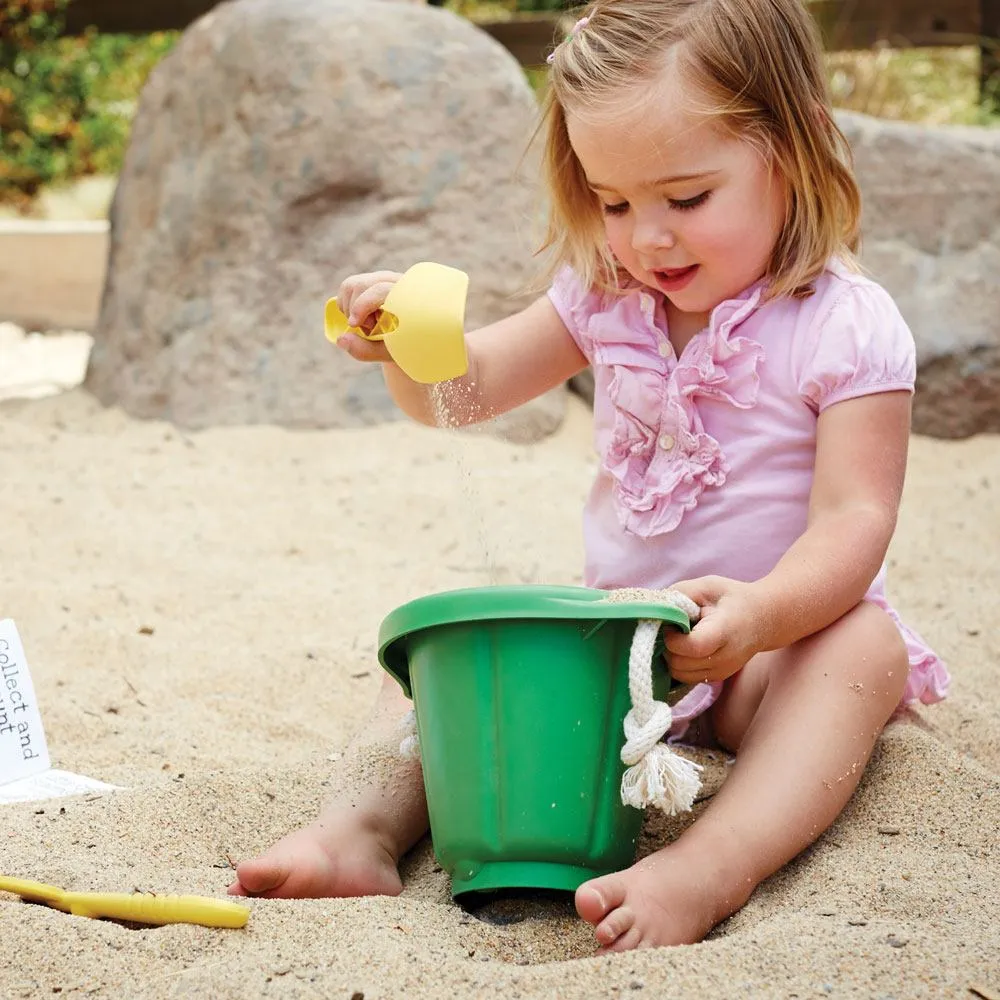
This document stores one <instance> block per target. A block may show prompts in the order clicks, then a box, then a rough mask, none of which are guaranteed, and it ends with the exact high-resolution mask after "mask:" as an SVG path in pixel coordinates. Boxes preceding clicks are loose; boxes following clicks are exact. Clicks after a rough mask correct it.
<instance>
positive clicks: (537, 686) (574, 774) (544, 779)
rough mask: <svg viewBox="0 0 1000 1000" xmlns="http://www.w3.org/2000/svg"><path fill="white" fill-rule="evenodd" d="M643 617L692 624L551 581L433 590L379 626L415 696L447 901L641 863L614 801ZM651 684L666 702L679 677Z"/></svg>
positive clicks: (662, 676) (385, 656)
mask: <svg viewBox="0 0 1000 1000" xmlns="http://www.w3.org/2000/svg"><path fill="white" fill-rule="evenodd" d="M643 618H652V619H656V620H658V621H662V622H665V623H667V624H669V625H671V626H673V627H675V628H677V629H679V630H680V631H682V632H687V631H688V630H689V628H690V626H689V623H688V618H687V615H685V614H684V612H683V611H681V610H679V609H678V608H673V607H668V606H666V605H662V604H647V603H628V604H612V603H609V602H608V601H607V594H606V593H605V592H604V591H600V590H590V589H587V588H584V587H546V586H520V587H483V588H475V589H469V590H456V591H450V592H447V593H442V594H434V595H431V596H428V597H422V598H420V599H418V600H416V601H411V602H410V603H409V604H405V605H403V606H402V607H399V608H397V609H396V610H395V611H393V612H391V613H390V614H389V615H388V616H387V617H386V619H385V620H384V621H383V622H382V627H381V629H380V630H379V660H380V662H381V663H382V666H383V667H384V668H385V669H386V670H387V671H388V672H389V673H390V674H391V675H392V676H393V677H395V679H396V680H397V681H398V682H399V683H400V685H401V686H402V687H403V690H404V691H406V693H407V694H408V695H410V696H411V697H412V698H413V701H414V707H415V709H416V716H417V730H418V733H419V737H420V755H421V759H422V761H423V769H424V784H425V787H426V791H427V807H428V811H429V813H430V824H431V837H432V840H433V843H434V853H435V854H436V856H437V858H438V861H439V862H440V863H441V866H442V867H443V868H444V869H445V871H447V872H448V873H449V875H451V879H452V887H451V889H452V894H453V895H455V896H457V895H460V894H462V893H468V892H475V891H481V890H492V889H505V888H529V887H530V888H537V889H565V890H571V891H572V890H574V889H576V887H577V886H578V885H580V884H581V883H582V882H584V881H586V880H587V879H589V878H593V877H595V876H597V875H604V874H607V873H608V872H611V871H618V870H620V869H622V868H625V867H627V866H628V865H630V864H631V863H632V861H633V860H634V858H635V848H636V841H637V839H638V836H639V829H640V827H641V825H642V813H641V811H639V810H637V809H633V808H631V807H629V806H625V805H623V804H622V802H621V797H620V786H621V779H622V774H623V772H624V770H625V767H624V765H623V764H622V762H621V759H620V757H619V753H620V751H621V746H622V743H623V741H624V737H623V733H622V721H623V720H624V718H625V715H626V713H627V712H628V710H629V707H630V701H629V690H628V662H629V650H630V647H631V643H632V637H633V634H634V632H635V624H636V621H638V620H639V619H643ZM657 661H659V662H662V660H659V658H658V657H657V658H655V659H654V663H655V662H657ZM654 674H655V675H656V683H655V685H654V688H655V690H654V697H656V698H658V699H662V698H663V697H664V696H665V694H666V692H667V690H668V689H669V687H670V678H669V675H668V673H667V671H666V669H665V667H664V669H662V670H658V669H654Z"/></svg>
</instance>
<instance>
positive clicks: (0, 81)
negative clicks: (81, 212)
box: [0, 0, 178, 211]
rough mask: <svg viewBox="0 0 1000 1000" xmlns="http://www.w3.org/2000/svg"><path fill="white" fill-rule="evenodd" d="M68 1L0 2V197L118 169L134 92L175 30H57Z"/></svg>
mask: <svg viewBox="0 0 1000 1000" xmlns="http://www.w3.org/2000/svg"><path fill="white" fill-rule="evenodd" d="M68 3H69V0H0V203H7V204H9V205H13V206H15V207H16V208H18V209H19V210H21V211H26V210H28V209H29V208H30V207H31V205H32V202H33V200H34V199H35V197H36V196H37V195H38V193H39V191H40V190H41V189H42V188H43V187H45V186H47V185H59V184H61V183H65V182H67V181H70V180H73V179H76V178H79V177H85V176H88V175H91V174H104V175H107V174H115V173H117V171H118V170H119V168H120V167H121V162H122V157H123V155H124V150H125V144H126V142H127V140H128V132H129V124H130V122H131V118H132V115H133V113H134V109H135V103H136V99H137V97H138V93H139V91H140V90H141V88H142V85H143V84H144V83H145V81H146V77H147V75H148V74H149V71H150V70H151V69H152V68H153V66H155V65H156V63H157V62H158V61H159V60H160V59H161V58H162V57H163V56H164V55H165V54H166V53H167V52H168V51H169V50H170V48H171V46H172V45H173V43H174V41H175V39H176V37H177V34H178V33H177V32H158V33H156V34H151V35H138V36H132V35H102V34H98V33H96V32H93V31H90V32H88V33H87V34H85V35H83V36H81V37H76V38H70V37H61V32H62V29H63V25H64V19H65V13H66V7H67V6H68Z"/></svg>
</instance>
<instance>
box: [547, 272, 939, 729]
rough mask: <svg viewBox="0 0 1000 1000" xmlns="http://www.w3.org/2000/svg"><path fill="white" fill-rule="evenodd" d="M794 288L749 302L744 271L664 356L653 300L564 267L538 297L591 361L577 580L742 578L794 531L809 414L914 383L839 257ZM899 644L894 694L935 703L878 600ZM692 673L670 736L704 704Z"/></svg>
mask: <svg viewBox="0 0 1000 1000" xmlns="http://www.w3.org/2000/svg"><path fill="white" fill-rule="evenodd" d="M815 288H816V290H815V293H814V294H813V295H812V296H810V297H809V298H807V299H802V300H795V299H791V298H781V299H777V300H773V301H770V302H766V303H765V302H764V301H763V286H762V284H760V283H758V284H756V285H754V286H752V287H751V288H749V289H747V290H746V291H745V292H743V293H742V294H741V295H739V296H737V297H736V298H734V299H731V300H728V301H726V302H723V303H721V304H720V305H719V306H717V307H716V308H715V310H713V312H712V315H711V318H710V321H709V325H708V326H707V328H706V329H704V330H703V331H702V332H701V333H699V334H697V335H696V336H695V337H694V338H692V340H691V341H690V343H689V344H688V345H687V346H686V347H685V348H684V350H683V352H682V353H681V356H680V357H679V358H678V357H677V356H676V355H675V353H674V349H673V347H672V345H671V343H670V339H669V336H668V332H667V319H666V313H665V309H664V302H663V297H662V296H661V295H659V294H658V293H656V292H654V291H652V290H650V289H648V288H645V287H641V286H640V287H634V288H630V289H627V290H624V291H623V292H622V293H620V294H617V295H614V294H610V293H602V292H597V291H593V290H591V289H588V288H585V287H584V286H583V285H582V284H581V283H580V281H579V280H578V279H577V277H576V275H575V274H574V272H573V271H572V270H570V269H568V268H567V269H564V270H563V271H561V272H560V273H559V274H558V275H557V276H556V279H555V281H554V282H553V285H552V288H551V289H550V290H549V298H550V300H551V301H552V303H553V305H554V306H555V308H556V310H557V311H558V313H559V315H560V317H561V318H562V320H563V322H564V323H565V324H566V327H567V329H568V330H569V333H570V334H571V336H572V337H573V339H574V340H575V341H576V343H577V344H578V345H579V347H580V350H581V351H582V352H583V354H584V355H585V356H586V358H587V360H588V361H589V362H590V364H591V367H592V368H593V372H594V383H595V393H594V434H595V443H596V447H597V452H598V454H599V456H600V461H601V464H600V468H599V471H598V475H597V479H596V481H595V483H594V486H593V489H592V491H591V494H590V498H589V500H588V503H587V507H586V509H585V511H584V541H585V549H586V569H585V582H586V583H587V585H588V586H591V587H599V588H602V589H615V588H618V587H653V588H661V587H668V586H670V585H671V584H673V583H675V582H677V581H678V580H682V579H690V578H692V577H697V576H705V575H711V574H718V575H721V576H727V577H730V578H733V579H737V580H746V581H751V580H756V579H759V578H760V577H762V576H765V575H766V574H767V573H769V572H770V571H771V569H772V568H773V567H774V565H775V564H776V563H777V561H778V560H779V559H780V558H781V556H782V555H783V554H784V553H785V552H786V551H787V550H788V548H789V547H790V546H791V544H792V543H793V542H794V541H795V539H796V538H798V536H799V535H800V534H801V533H802V532H803V531H804V530H805V527H806V516H807V512H808V506H809V492H810V489H811V486H812V476H813V463H814V459H815V451H816V426H817V419H818V416H819V414H820V413H821V412H822V411H823V410H824V409H825V408H826V407H828V406H831V405H833V404H834V403H838V402H840V401H842V400H845V399H851V398H853V397H856V396H863V395H866V394H869V393H875V392H889V391H893V390H904V391H910V392H912V391H913V385H914V380H915V377H916V354H915V348H914V344H913V337H912V335H911V334H910V331H909V329H908V328H907V326H906V324H905V322H904V321H903V319H902V317H901V316H900V314H899V311H898V310H897V309H896V306H895V304H894V303H893V301H892V299H891V298H890V296H889V295H888V293H887V292H885V291H884V290H883V289H882V288H881V287H879V286H878V285H877V284H875V283H874V282H872V281H870V280H868V279H866V278H864V277H862V276H860V275H857V274H853V273H851V272H848V271H847V270H846V269H845V268H843V267H841V266H840V265H839V264H831V266H830V267H829V268H828V269H827V270H826V271H825V272H824V273H823V274H822V275H821V276H820V278H819V279H818V280H817V282H816V285H815ZM866 599H867V600H870V601H873V602H874V603H876V604H878V605H880V606H881V607H883V608H885V610H886V611H887V612H888V613H889V614H890V615H891V616H892V618H893V619H894V621H895V622H896V623H897V625H898V626H899V628H900V631H901V632H902V635H903V638H904V640H905V641H906V644H907V649H908V651H909V654H910V676H909V680H908V683H907V686H906V690H905V692H904V696H903V701H904V702H906V703H909V702H912V701H916V700H920V701H922V702H924V703H928V704H929V703H931V702H935V701H940V700H941V699H942V698H943V697H944V696H945V694H946V693H947V688H948V682H949V677H948V672H947V670H946V669H945V666H944V664H943V663H942V662H941V661H940V660H939V659H938V657H937V656H936V655H935V654H934V653H933V652H932V651H931V650H930V649H929V648H928V647H927V645H926V644H925V643H924V642H923V640H921V639H920V637H919V636H918V635H917V634H916V633H915V632H913V631H912V630H911V629H909V628H907V627H906V626H905V625H904V624H903V623H902V622H901V621H900V620H899V616H898V615H897V614H896V612H895V611H894V610H893V608H892V607H891V606H890V605H889V603H888V601H887V600H886V597H885V567H884V566H883V567H882V569H881V570H880V572H879V574H878V576H877V577H876V578H875V580H874V581H873V582H872V585H871V587H870V588H869V590H868V593H867V595H866ZM719 690H720V686H719V685H697V686H696V687H695V688H694V689H693V690H692V692H691V694H690V695H688V696H687V697H686V698H685V699H684V701H683V702H682V703H680V704H679V705H678V706H675V710H674V716H675V729H674V734H675V735H678V734H679V733H680V732H682V731H683V728H685V727H686V724H687V721H688V720H689V719H690V718H693V716H694V715H695V714H698V713H699V712H700V711H704V709H705V708H707V707H708V705H710V704H711V702H712V701H714V699H715V696H716V695H717V693H718V691H719Z"/></svg>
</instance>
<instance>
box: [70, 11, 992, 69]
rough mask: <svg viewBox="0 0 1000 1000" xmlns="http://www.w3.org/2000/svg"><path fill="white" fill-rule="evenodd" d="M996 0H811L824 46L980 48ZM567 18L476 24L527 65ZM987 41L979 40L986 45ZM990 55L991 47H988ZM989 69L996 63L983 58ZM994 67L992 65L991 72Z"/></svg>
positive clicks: (138, 23) (180, 22)
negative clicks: (975, 46) (972, 46)
mask: <svg viewBox="0 0 1000 1000" xmlns="http://www.w3.org/2000/svg"><path fill="white" fill-rule="evenodd" d="M217 2H218V0H142V2H136V0H72V2H71V3H70V5H69V9H68V12H67V18H68V23H67V33H68V34H79V33H80V32H82V31H83V30H84V29H85V28H87V27H88V26H91V25H92V26H94V27H96V28H97V29H98V30H99V31H104V32H132V33H143V32H149V31H164V30H168V29H178V28H186V27H187V26H188V25H189V24H190V23H191V22H192V21H194V20H195V19H196V18H198V17H200V16H201V15H202V14H205V13H207V12H208V11H209V10H211V9H212V8H213V7H214V6H215V5H216V3H217ZM998 4H1000V0H809V6H810V9H811V10H812V11H813V14H814V15H815V17H816V19H817V21H818V22H819V25H820V30H821V32H822V34H823V38H824V41H825V43H826V45H827V47H828V48H830V49H833V50H840V49H867V48H871V47H872V46H873V45H877V44H888V45H891V46H894V47H898V48H911V47H921V46H927V45H943V46H951V45H979V44H980V43H981V39H982V38H983V36H988V37H992V38H996V37H997V34H998V33H1000V25H998V24H997V20H998V17H1000V15H998ZM565 24H566V15H559V14H557V13H550V14H541V15H539V14H535V15H531V14H522V15H518V16H516V17H513V18H511V19H510V20H505V21H489V22H479V27H480V28H482V29H483V30H484V31H486V32H487V33H488V34H490V35H492V36H493V37H494V38H496V39H497V41H499V42H500V43H501V44H503V45H504V46H506V48H508V49H509V50H510V51H511V53H512V54H513V55H514V57H515V58H516V59H517V60H518V61H519V62H521V63H522V64H523V65H525V66H535V65H540V64H542V63H544V61H545V56H546V55H547V54H548V52H550V51H551V48H552V43H553V41H554V40H558V39H559V38H561V37H562V35H563V34H565V31H566V27H565ZM986 47H987V46H985V45H984V49H985V48H986ZM990 51H992V52H995V49H992V48H991V49H990ZM985 62H987V63H989V66H991V67H993V68H994V69H995V68H996V67H995V62H993V61H990V60H989V59H987V60H985ZM990 71H991V72H992V71H993V70H992V69H991V70H990Z"/></svg>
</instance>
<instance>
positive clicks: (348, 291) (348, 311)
mask: <svg viewBox="0 0 1000 1000" xmlns="http://www.w3.org/2000/svg"><path fill="white" fill-rule="evenodd" d="M399 277H400V276H399V274H397V273H396V272H395V271H373V272H371V273H370V274H352V275H351V277H349V278H346V279H344V281H343V282H342V283H341V285H340V289H339V291H338V292H337V304H338V305H339V306H340V308H341V310H342V311H343V313H344V315H345V316H347V317H348V318H351V317H352V316H354V315H355V305H356V303H357V300H358V299H359V298H360V297H361V296H362V295H363V294H364V293H365V292H366V291H367V290H368V289H370V288H371V287H372V286H373V285H388V286H389V288H391V287H392V286H393V285H394V284H395V283H396V282H397V281H398V280H399ZM385 295H388V292H386V293H385V294H384V295H383V297H382V301H380V302H379V303H378V305H379V306H380V305H381V304H382V302H384V301H385ZM376 308H377V307H376ZM369 311H370V310H369ZM360 319H364V316H362V317H360ZM352 325H353V326H357V325H358V324H357V323H352Z"/></svg>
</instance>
